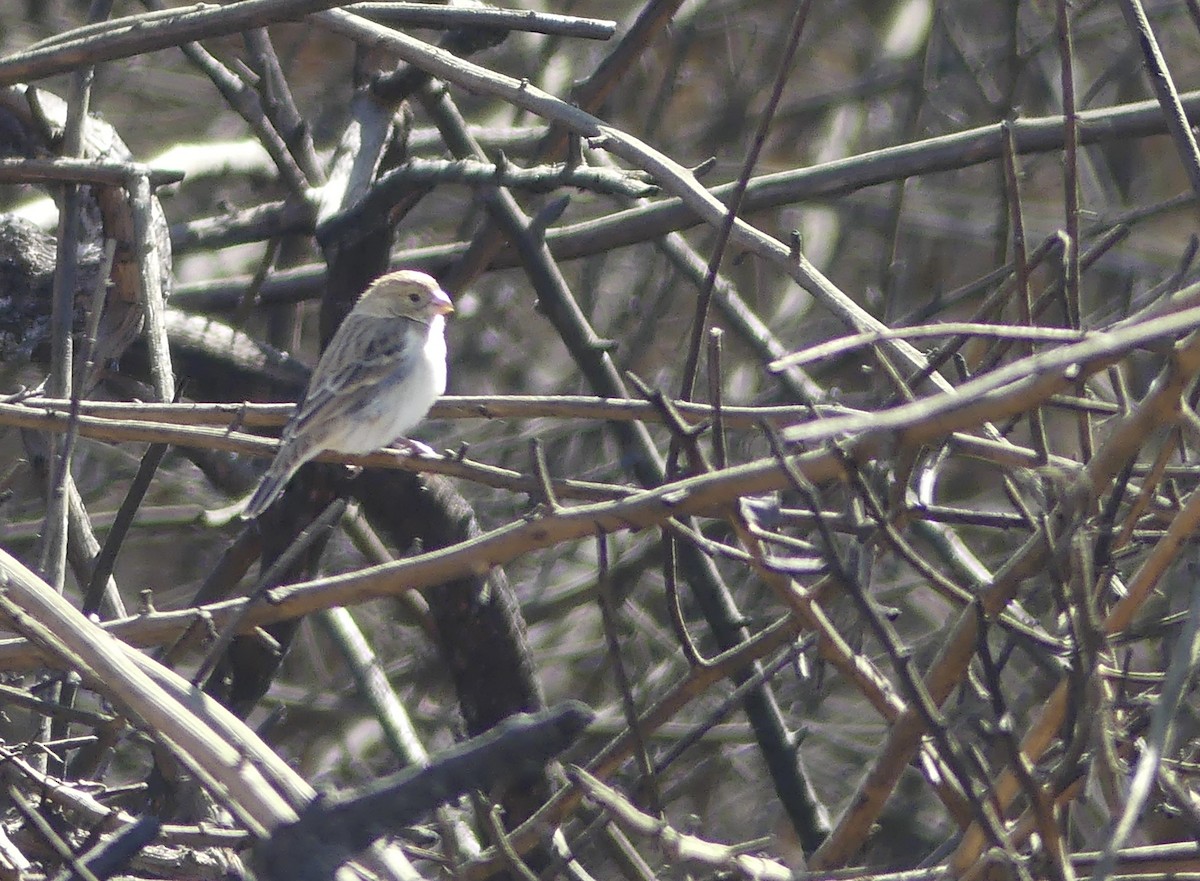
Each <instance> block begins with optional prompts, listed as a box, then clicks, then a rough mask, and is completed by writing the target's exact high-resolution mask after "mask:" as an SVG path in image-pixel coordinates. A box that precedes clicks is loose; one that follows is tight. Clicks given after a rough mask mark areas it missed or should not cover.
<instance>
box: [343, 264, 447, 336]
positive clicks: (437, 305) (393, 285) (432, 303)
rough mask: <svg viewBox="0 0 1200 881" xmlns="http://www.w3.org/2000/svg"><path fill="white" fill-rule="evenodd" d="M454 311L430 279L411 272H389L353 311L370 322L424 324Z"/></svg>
mask: <svg viewBox="0 0 1200 881" xmlns="http://www.w3.org/2000/svg"><path fill="white" fill-rule="evenodd" d="M453 311H454V305H453V304H452V303H451V302H450V297H449V296H448V295H447V294H446V292H445V291H443V290H442V289H441V288H440V287H439V286H438V283H437V281H436V280H434V278H433V277H432V276H429V275H426V274H425V273H424V272H418V271H417V270H415V269H401V270H400V271H398V272H389V273H388V274H387V275H381V276H380V277H379V278H377V279H375V281H374V283H372V285H371V286H370V287H369V288H367V290H366V292H365V293H364V294H363V295H362V296H361V297H360V298H359V300H358V303H357V304H356V305H355V307H354V312H355V313H357V314H358V315H366V316H370V317H372V318H412V319H415V320H417V321H421V322H423V323H425V324H428V323H429V322H430V321H431V320H432V319H433V318H434V316H436V315H446V314H448V313H450V312H453Z"/></svg>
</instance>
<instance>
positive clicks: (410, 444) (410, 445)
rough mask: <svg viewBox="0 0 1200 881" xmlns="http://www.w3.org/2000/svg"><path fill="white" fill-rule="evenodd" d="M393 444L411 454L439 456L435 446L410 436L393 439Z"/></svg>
mask: <svg viewBox="0 0 1200 881" xmlns="http://www.w3.org/2000/svg"><path fill="white" fill-rule="evenodd" d="M392 446H393V447H394V448H395V449H397V450H400V451H401V452H403V453H407V454H408V455H410V456H437V453H436V452H434V449H433V447H431V446H429V445H428V444H423V443H421V442H420V441H419V440H413V439H412V438H410V437H398V438H396V439H395V440H394V441H392Z"/></svg>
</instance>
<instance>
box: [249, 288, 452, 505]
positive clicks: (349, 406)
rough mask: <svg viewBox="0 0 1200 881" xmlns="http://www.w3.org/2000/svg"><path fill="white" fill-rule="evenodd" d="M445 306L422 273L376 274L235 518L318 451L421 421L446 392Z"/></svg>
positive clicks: (390, 434)
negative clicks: (265, 468)
mask: <svg viewBox="0 0 1200 881" xmlns="http://www.w3.org/2000/svg"><path fill="white" fill-rule="evenodd" d="M453 311H454V307H453V306H452V305H451V303H450V297H449V296H447V294H446V292H445V291H443V290H442V289H441V288H440V287H438V284H437V282H436V281H434V279H432V278H431V277H430V276H428V275H426V274H425V273H423V272H417V271H415V270H411V269H402V270H400V271H399V272H392V273H389V274H388V275H384V276H381V277H380V278H378V279H376V281H375V282H374V283H373V284H372V285H371V286H370V287H369V288H368V289H367V291H366V293H364V294H363V295H362V297H361V298H360V299H359V301H358V303H357V304H355V306H354V309H353V310H352V311H351V312H350V314H349V315H347V316H346V319H345V321H343V322H342V325H341V327H339V328H338V330H337V333H335V334H334V336H333V339H332V340H330V342H329V345H328V346H327V347H326V349H325V353H324V354H323V355H322V356H321V360H320V361H319V362H318V363H317V368H316V370H314V371H313V375H312V379H311V380H309V384H308V390H307V391H306V392H305V394H304V399H303V400H302V401H301V402H300V404H299V406H297V407H296V412H295V413H294V414H293V415H292V418H291V420H290V421H289V422H288V424H287V426H286V427H285V428H284V429H283V435H282V437H281V438H280V447H279V452H278V453H276V454H275V460H274V461H273V462H272V463H271V467H270V468H268V469H267V473H266V474H265V475H263V479H262V482H261V483H260V484H259V485H258V489H257V490H255V493H254V495H253V496H252V497H251V499H250V502H249V503H248V504H247V505H246V510H245V512H243V514H242V516H243V517H246V518H250V517H257V516H258V515H259V514H261V513H262V512H263V511H264V510H266V508H267V507H268V506H269V505H270V504H271V503H272V502H273V501H274V500H275V499H276V497H278V496H279V494H280V493H281V492H282V491H283V488H284V486H286V485H287V482H288V480H289V479H290V478H291V476H292V475H293V474H295V473H296V470H297V469H298V468H299V467H300V466H301V465H303V464H304V463H305V462H307V461H309V460H310V459H312V458H313V457H315V456H317V455H319V454H320V453H322V452H324V451H325V450H335V451H337V452H341V453H370V452H373V451H374V450H377V449H379V448H380V447H383V446H386V445H387V444H389V443H391V442H392V441H393V440H395V439H396V438H398V437H401V436H403V435H405V434H407V432H409V431H410V430H411V429H412V428H413V426H415V425H416V424H417V423H418V422H420V421H421V420H422V419H424V418H425V414H426V413H428V412H429V408H430V407H431V406H433V402H434V401H436V400H437V399H438V397H439V396H440V395H441V394H442V393H443V392H444V391H445V390H446V336H445V326H446V319H445V317H444V316H445V315H446V314H447V313H449V312H453Z"/></svg>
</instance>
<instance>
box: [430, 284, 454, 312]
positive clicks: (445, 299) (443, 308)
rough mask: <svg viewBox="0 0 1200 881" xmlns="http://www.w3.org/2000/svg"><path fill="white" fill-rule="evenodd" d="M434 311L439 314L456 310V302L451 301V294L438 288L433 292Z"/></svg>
mask: <svg viewBox="0 0 1200 881" xmlns="http://www.w3.org/2000/svg"><path fill="white" fill-rule="evenodd" d="M432 303H433V311H435V312H436V313H437V314H438V315H449V314H450V313H451V312H453V311H454V304H453V303H451V302H450V296H449V295H448V294H447V293H446V292H445V291H443V290H442V289H441V288H438V289H437V290H436V291H435V292H434V294H433V300H432Z"/></svg>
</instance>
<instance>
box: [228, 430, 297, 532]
mask: <svg viewBox="0 0 1200 881" xmlns="http://www.w3.org/2000/svg"><path fill="white" fill-rule="evenodd" d="M313 452H314V451H309V450H307V449H301V448H299V447H296V446H294V445H288V444H286V443H285V445H284V446H283V448H282V449H280V451H279V452H278V453H277V454H276V456H275V460H274V461H273V462H271V467H270V468H268V469H267V473H266V474H264V475H263V477H262V480H261V481H260V482H259V484H258V489H256V490H255V491H254V495H252V496H251V497H250V501H249V502H247V503H246V509H245V510H244V511H242V519H243V520H251V519H253V518H255V517H257V516H258V515H259V514H261V513H262V512H263V511H265V510H267V508H269V507H270V506H271V503H272V502H274V501H275V500H276V499H277V498H279V495H280V493H282V492H283V489H284V487H286V486H287V482H288V481H289V480H291V479H292V475H293V474H295V473H296V472H297V471H298V470H299V469H300V466H301V465H303V464H304V463H305V462H307V461H308V460H309V459H311V458H312V457H313Z"/></svg>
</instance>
